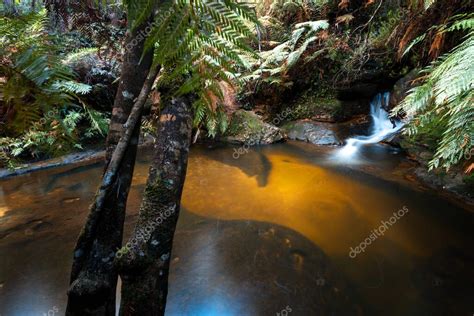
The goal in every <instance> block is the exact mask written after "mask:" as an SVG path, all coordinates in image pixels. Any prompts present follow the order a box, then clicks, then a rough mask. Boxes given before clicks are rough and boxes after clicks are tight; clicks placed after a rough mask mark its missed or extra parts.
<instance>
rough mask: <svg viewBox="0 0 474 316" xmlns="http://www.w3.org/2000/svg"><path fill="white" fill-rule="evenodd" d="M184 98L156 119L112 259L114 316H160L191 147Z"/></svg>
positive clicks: (163, 308)
mask: <svg viewBox="0 0 474 316" xmlns="http://www.w3.org/2000/svg"><path fill="white" fill-rule="evenodd" d="M191 112H192V111H191V106H190V102H189V100H188V99H186V98H184V97H180V98H175V99H173V100H171V104H169V105H168V106H166V107H165V109H164V110H163V112H162V113H161V115H160V121H159V124H158V139H157V143H156V145H155V156H154V158H153V162H152V165H151V167H150V170H149V176H148V180H147V185H146V188H145V192H144V197H143V200H142V204H141V207H140V213H139V218H138V222H137V225H136V226H135V229H134V232H133V234H132V237H131V238H130V239H129V242H128V243H127V244H126V245H125V247H123V248H122V249H121V250H120V251H119V252H118V253H117V257H116V263H117V266H118V269H119V271H120V276H121V279H122V300H121V308H120V315H124V316H129V315H140V316H146V315H153V316H156V315H164V312H165V307H166V297H167V294H168V273H169V264H170V258H171V248H172V243H173V236H174V232H175V229H176V224H177V221H178V216H179V209H180V201H181V193H182V190H183V184H184V180H185V177H186V167H187V162H188V152H189V146H190V143H191V132H192V113H191Z"/></svg>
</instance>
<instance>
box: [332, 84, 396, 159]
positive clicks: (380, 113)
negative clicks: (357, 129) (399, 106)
mask: <svg viewBox="0 0 474 316" xmlns="http://www.w3.org/2000/svg"><path fill="white" fill-rule="evenodd" d="M389 99H390V93H389V92H384V93H379V94H377V95H376V96H375V97H374V99H373V100H372V102H370V116H371V118H372V124H371V127H370V135H369V136H356V137H352V138H349V139H347V140H346V144H345V145H344V147H342V148H341V149H340V150H338V151H337V153H336V157H337V158H344V159H347V158H350V157H352V156H354V155H355V154H356V153H357V152H358V150H359V148H360V147H361V146H363V145H367V144H375V143H378V142H380V141H383V140H385V139H388V138H390V136H393V135H394V134H395V133H397V132H398V131H399V130H400V129H401V128H402V127H403V123H402V122H400V121H399V120H396V119H392V121H393V123H392V121H390V118H389V114H388V112H387V111H386V110H385V109H384V106H386V105H388V101H389Z"/></svg>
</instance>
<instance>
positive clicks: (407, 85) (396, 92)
mask: <svg viewBox="0 0 474 316" xmlns="http://www.w3.org/2000/svg"><path fill="white" fill-rule="evenodd" d="M418 76H419V70H418V69H413V70H412V71H410V72H409V73H408V74H407V75H406V76H404V77H403V78H401V79H399V80H398V81H397V82H396V83H395V85H394V86H393V89H392V91H391V92H390V100H389V103H388V105H389V108H390V109H393V108H394V107H396V106H397V105H398V104H400V102H402V100H403V99H404V98H405V96H406V95H407V93H408V91H409V90H410V89H411V88H413V87H414V84H413V80H415V79H416V78H417V77H418Z"/></svg>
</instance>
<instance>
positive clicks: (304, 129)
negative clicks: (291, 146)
mask: <svg viewBox="0 0 474 316" xmlns="http://www.w3.org/2000/svg"><path fill="white" fill-rule="evenodd" d="M282 129H283V130H284V131H285V133H286V134H287V135H288V138H289V139H291V140H302V141H306V142H310V143H312V144H315V145H339V144H341V143H342V142H341V141H340V140H339V139H338V138H337V136H336V132H335V126H334V124H330V123H322V122H314V121H309V120H300V121H296V122H290V123H288V124H285V125H284V126H283V127H282Z"/></svg>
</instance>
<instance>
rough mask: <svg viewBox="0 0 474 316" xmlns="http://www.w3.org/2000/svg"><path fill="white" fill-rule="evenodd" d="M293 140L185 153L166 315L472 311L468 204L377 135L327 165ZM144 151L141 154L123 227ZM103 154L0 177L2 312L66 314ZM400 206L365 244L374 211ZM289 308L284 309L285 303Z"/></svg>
mask: <svg viewBox="0 0 474 316" xmlns="http://www.w3.org/2000/svg"><path fill="white" fill-rule="evenodd" d="M330 151H331V149H325V150H319V149H315V147H314V146H311V145H307V144H302V143H292V142H290V143H288V144H278V145H273V146H267V147H261V148H256V149H253V150H250V151H249V153H248V154H246V155H244V156H242V157H240V158H239V159H234V158H233V157H232V148H228V147H222V148H221V147H217V148H205V147H202V146H198V147H196V148H194V149H193V150H192V154H191V158H190V164H189V171H188V177H187V180H186V184H185V192H184V196H183V210H182V214H181V216H180V221H179V224H178V230H177V233H176V238H175V243H174V250H173V255H172V271H171V280H170V281H171V283H170V294H169V304H168V308H167V315H242V314H243V315H276V313H280V312H282V311H284V310H286V311H288V312H289V310H290V309H291V312H289V315H472V313H473V312H474V306H473V304H472V302H471V301H472V297H474V268H473V267H474V258H473V256H472V254H471V253H472V249H473V245H474V233H473V230H472V227H473V224H474V215H473V213H472V212H470V211H472V208H471V207H470V206H465V207H459V206H457V205H455V204H453V203H451V202H450V201H448V200H446V199H444V198H442V197H440V195H439V193H438V192H436V191H432V190H426V189H425V188H422V187H420V186H418V185H416V184H414V183H412V182H411V181H406V179H404V178H403V176H402V173H400V169H402V168H403V165H404V163H405V160H404V158H403V156H402V155H400V154H397V153H395V152H390V151H389V150H387V147H385V146H375V147H373V148H369V149H368V150H367V152H366V153H364V160H365V161H364V163H363V164H360V165H355V166H349V165H341V164H335V163H334V162H332V161H331V159H330V155H329V154H330ZM148 161H149V153H147V152H144V153H142V154H140V155H139V156H138V166H137V169H136V172H135V174H134V184H133V188H132V190H131V193H130V198H129V201H128V210H129V212H128V215H127V223H126V228H125V229H126V231H127V232H129V231H131V229H132V227H133V224H134V221H135V219H136V216H137V213H136V212H137V209H138V206H139V201H140V196H141V192H142V190H143V188H144V183H145V180H146V176H147V169H148V167H147V162H148ZM101 171H102V164H101V163H96V164H92V165H87V164H86V165H73V166H64V167H60V168H54V169H49V170H44V171H38V172H35V173H31V174H26V175H23V176H19V177H15V178H11V179H8V180H3V181H0V187H1V191H0V314H1V315H43V313H48V311H53V312H54V311H56V310H57V313H56V315H61V314H63V313H64V309H65V306H64V304H65V300H66V294H65V292H66V289H67V282H68V277H69V268H70V264H71V258H72V255H71V252H72V247H73V245H74V242H75V239H76V237H77V234H78V232H79V230H80V229H81V227H82V224H83V223H84V220H85V217H86V215H87V207H88V205H89V203H90V201H91V198H92V196H93V195H94V193H95V189H96V186H97V185H98V182H99V180H100V173H101ZM402 206H407V207H408V209H409V210H410V212H409V213H408V214H407V215H406V216H404V217H402V218H401V219H400V220H399V221H397V223H396V224H394V225H393V226H391V227H390V229H389V231H387V233H386V234H385V235H384V236H381V237H379V238H378V239H377V240H375V241H374V242H373V243H372V244H371V245H370V246H368V247H367V249H366V251H365V252H364V253H361V254H360V255H358V256H357V257H356V258H350V257H349V249H350V248H351V247H356V246H357V245H358V244H359V243H360V242H361V241H363V240H364V239H365V238H366V237H367V236H369V234H370V233H371V231H372V230H373V229H375V228H376V227H378V226H379V225H380V221H382V220H387V219H388V218H390V216H391V215H392V213H393V212H394V211H396V210H398V209H400V208H401V207H402ZM288 308H289V309H288Z"/></svg>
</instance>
